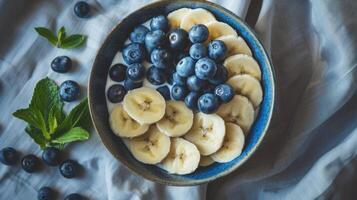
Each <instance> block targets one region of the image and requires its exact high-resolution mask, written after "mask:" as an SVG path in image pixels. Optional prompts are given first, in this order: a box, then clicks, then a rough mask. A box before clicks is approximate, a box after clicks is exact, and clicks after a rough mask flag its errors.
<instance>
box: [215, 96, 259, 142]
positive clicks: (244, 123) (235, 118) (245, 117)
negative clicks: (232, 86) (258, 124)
mask: <svg viewBox="0 0 357 200" xmlns="http://www.w3.org/2000/svg"><path fill="white" fill-rule="evenodd" d="M217 114H218V115H219V116H221V117H222V118H223V119H224V121H225V122H226V123H227V122H231V123H234V124H237V125H239V126H240V127H241V128H242V129H243V131H244V133H245V134H246V135H247V134H248V132H249V129H250V127H251V126H252V124H253V121H254V108H253V105H252V103H250V101H249V100H248V99H247V98H246V97H244V96H241V95H234V97H233V99H232V100H231V101H230V102H228V103H226V104H222V105H221V106H220V107H219V109H218V111H217Z"/></svg>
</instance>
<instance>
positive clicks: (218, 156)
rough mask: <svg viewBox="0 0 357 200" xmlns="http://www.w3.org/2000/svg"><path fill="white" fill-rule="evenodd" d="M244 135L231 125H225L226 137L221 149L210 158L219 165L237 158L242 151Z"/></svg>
mask: <svg viewBox="0 0 357 200" xmlns="http://www.w3.org/2000/svg"><path fill="white" fill-rule="evenodd" d="M243 146H244V134H243V131H242V129H241V128H240V127H239V126H238V125H236V124H233V123H226V136H225V137H224V141H223V145H222V147H221V148H220V149H219V150H218V151H217V152H216V153H214V154H212V155H211V158H212V159H213V160H214V161H216V162H219V163H226V162H230V161H232V160H233V159H234V158H236V157H238V156H239V155H240V154H241V153H242V150H243Z"/></svg>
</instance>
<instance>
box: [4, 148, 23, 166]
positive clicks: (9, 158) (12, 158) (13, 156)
mask: <svg viewBox="0 0 357 200" xmlns="http://www.w3.org/2000/svg"><path fill="white" fill-rule="evenodd" d="M18 158H19V155H18V153H17V151H16V150H15V149H14V148H12V147H6V148H3V149H1V151H0V162H2V163H3V164H4V165H14V164H15V163H16V162H17V160H18Z"/></svg>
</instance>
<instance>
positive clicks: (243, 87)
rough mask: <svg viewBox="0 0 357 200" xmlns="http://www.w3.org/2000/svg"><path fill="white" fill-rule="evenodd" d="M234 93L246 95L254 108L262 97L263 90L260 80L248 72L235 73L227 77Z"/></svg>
mask: <svg viewBox="0 0 357 200" xmlns="http://www.w3.org/2000/svg"><path fill="white" fill-rule="evenodd" d="M227 83H228V84H229V85H231V86H232V87H233V89H234V91H235V93H236V94H241V95H243V96H246V97H247V98H248V99H249V100H250V101H251V102H252V103H253V106H254V107H255V108H256V107H258V106H259V105H260V103H261V102H262V99H263V90H262V86H261V85H260V82H259V81H258V80H257V79H255V78H253V77H252V76H250V75H248V74H242V75H235V76H233V77H231V78H230V79H228V81H227Z"/></svg>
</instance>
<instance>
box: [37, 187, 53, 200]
mask: <svg viewBox="0 0 357 200" xmlns="http://www.w3.org/2000/svg"><path fill="white" fill-rule="evenodd" d="M54 198H55V191H54V190H53V189H51V188H50V187H41V188H40V190H39V191H38V192H37V199H38V200H52V199H54Z"/></svg>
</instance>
